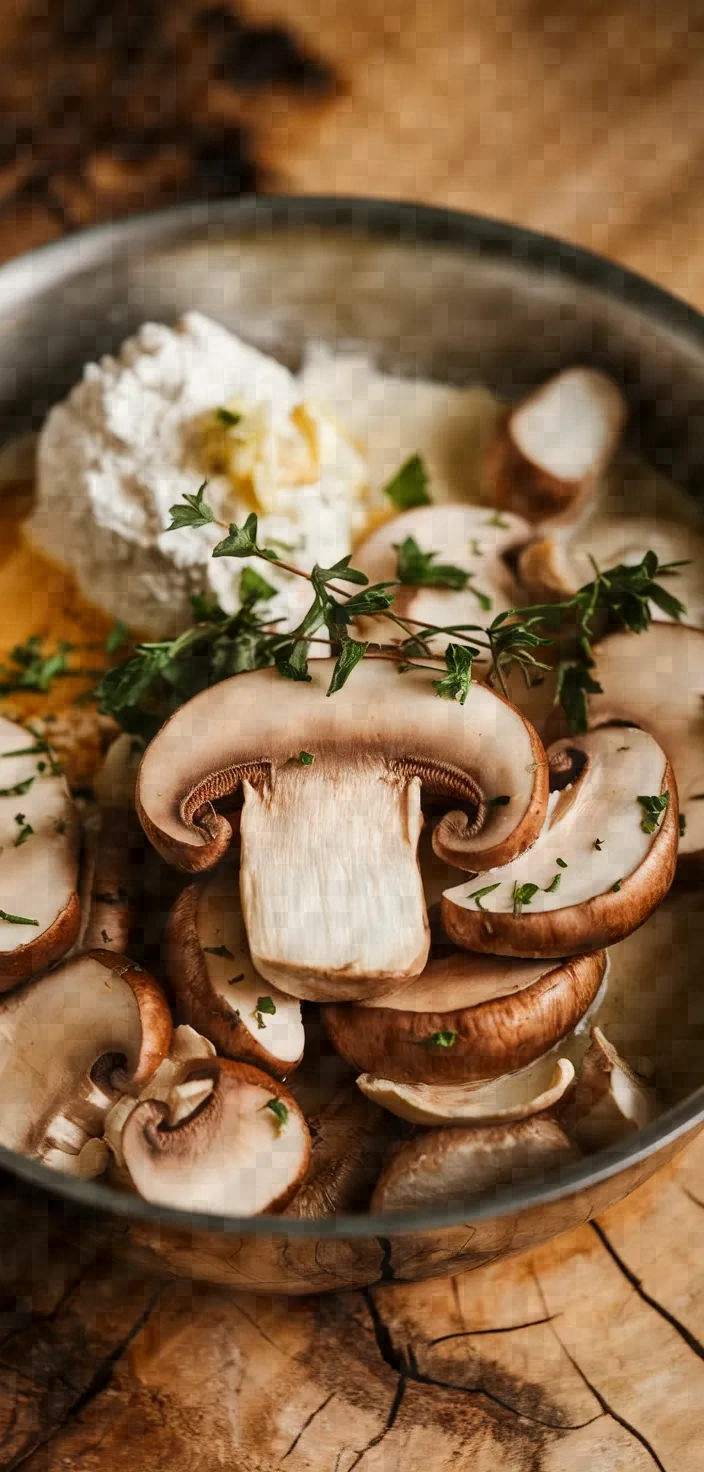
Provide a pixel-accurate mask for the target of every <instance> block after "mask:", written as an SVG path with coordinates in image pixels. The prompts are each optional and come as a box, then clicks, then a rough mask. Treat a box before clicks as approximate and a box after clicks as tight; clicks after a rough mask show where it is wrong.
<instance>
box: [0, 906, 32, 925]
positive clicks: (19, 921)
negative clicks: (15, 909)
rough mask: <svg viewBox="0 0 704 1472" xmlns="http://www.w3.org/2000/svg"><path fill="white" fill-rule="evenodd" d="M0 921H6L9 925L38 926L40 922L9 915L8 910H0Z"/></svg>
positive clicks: (22, 916) (23, 916)
mask: <svg viewBox="0 0 704 1472" xmlns="http://www.w3.org/2000/svg"><path fill="white" fill-rule="evenodd" d="M0 920H6V921H7V923H8V925H38V924H39V921H38V920H28V919H27V917H26V915H9V914H8V912H7V910H0Z"/></svg>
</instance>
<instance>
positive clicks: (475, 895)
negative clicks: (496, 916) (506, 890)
mask: <svg viewBox="0 0 704 1472" xmlns="http://www.w3.org/2000/svg"><path fill="white" fill-rule="evenodd" d="M500 888H501V880H500V879H499V880H498V882H497V883H496V884H487V885H485V887H484V889H475V890H473V891H472V893H471V894H468V895H466V896H465V898H466V899H468V900H476V902H477V909H478V910H483V909H484V906H483V904H482V900H483V899H484V896H485V895H487V894H493V892H494V890H495V889H500Z"/></svg>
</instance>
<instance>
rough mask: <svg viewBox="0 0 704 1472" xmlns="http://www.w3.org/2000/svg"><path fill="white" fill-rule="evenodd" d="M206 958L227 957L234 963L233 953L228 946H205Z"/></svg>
mask: <svg viewBox="0 0 704 1472" xmlns="http://www.w3.org/2000/svg"><path fill="white" fill-rule="evenodd" d="M203 950H204V951H205V954H206V956H225V957H227V960H228V961H234V956H233V954H232V951H231V950H229V949H228V947H227V946H203Z"/></svg>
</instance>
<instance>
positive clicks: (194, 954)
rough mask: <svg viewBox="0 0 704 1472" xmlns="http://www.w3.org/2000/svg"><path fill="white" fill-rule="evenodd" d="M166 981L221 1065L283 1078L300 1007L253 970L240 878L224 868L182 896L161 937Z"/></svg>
mask: <svg viewBox="0 0 704 1472" xmlns="http://www.w3.org/2000/svg"><path fill="white" fill-rule="evenodd" d="M166 945H167V956H168V967H169V977H170V979H171V982H172V984H173V987H174V990H175V993H176V1000H177V1003H178V1007H179V1011H180V1013H181V1015H182V1016H183V1017H185V1019H186V1020H187V1022H190V1023H191V1024H192V1026H193V1027H195V1028H197V1030H198V1032H199V1033H202V1034H203V1036H204V1037H207V1038H210V1040H211V1042H213V1043H215V1045H216V1047H217V1048H218V1050H219V1052H220V1053H224V1054H225V1055H226V1056H227V1057H228V1058H239V1059H241V1060H242V1061H244V1062H250V1063H256V1064H259V1065H260V1066H261V1067H263V1068H266V1069H268V1070H269V1071H270V1072H271V1073H274V1074H276V1076H277V1077H278V1078H285V1077H286V1075H287V1074H289V1073H291V1072H292V1071H293V1069H294V1068H297V1067H298V1064H299V1063H300V1061H301V1058H302V1057H303V1048H304V1044H305V1034H304V1032H303V1022H302V1019H301V1004H300V1002H299V1001H298V1000H297V999H296V998H294V997H287V996H285V995H284V993H283V992H280V991H278V989H277V988H276V987H273V986H271V984H270V983H269V982H266V981H264V980H263V978H262V977H261V976H259V974H258V973H257V971H256V970H255V968H254V966H253V965H252V958H251V956H250V954H249V945H248V944H247V933H246V931H245V928H244V918H243V915H242V907H241V905H240V895H239V874H238V870H237V868H236V866H235V865H234V864H232V863H229V862H225V863H224V864H221V865H220V867H219V868H218V869H216V871H215V873H214V874H213V875H212V877H211V878H209V879H207V880H206V881H205V882H203V881H197V882H196V883H195V884H190V885H189V886H188V888H187V889H184V890H183V892H182V893H181V895H179V898H178V899H177V901H176V904H175V905H174V907H173V909H172V911H171V916H170V918H169V924H168V927H167V934H166Z"/></svg>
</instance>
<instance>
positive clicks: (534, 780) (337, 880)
mask: <svg viewBox="0 0 704 1472" xmlns="http://www.w3.org/2000/svg"><path fill="white" fill-rule="evenodd" d="M333 667H334V665H333V662H332V661H330V660H316V661H315V663H314V665H313V666H312V668H311V672H310V681H309V682H298V681H289V682H287V683H286V684H285V685H284V684H283V683H282V681H281V679H280V676H279V675H278V673H277V672H276V671H275V670H270V669H263V670H254V671H252V672H250V673H247V674H242V675H236V676H235V677H234V678H232V679H229V680H224V681H223V682H222V683H221V684H218V685H214V686H212V687H211V688H210V689H208V690H205V691H203V693H202V694H200V695H197V696H196V697H195V698H194V699H193V700H190V701H189V702H188V703H187V704H186V705H184V706H182V707H181V709H180V710H178V711H177V712H176V714H175V715H174V716H172V717H171V719H170V720H169V721H167V723H166V725H165V726H163V727H162V729H161V731H160V732H159V733H158V735H157V736H155V737H154V740H153V741H152V742H151V744H150V746H149V747H148V748H147V750H146V752H145V755H144V757H143V759H142V765H141V768H140V775H139V784H138V792H137V805H138V811H139V814H140V817H141V820H142V824H143V826H144V829H145V831H146V833H147V835H148V837H149V838H150V840H151V842H152V843H153V844H154V846H155V847H156V848H157V850H158V851H159V853H161V854H162V856H163V857H164V858H166V859H167V860H169V862H171V863H174V864H176V865H178V867H179V868H182V869H185V870H190V871H191V872H193V871H198V870H203V869H210V868H212V867H213V865H214V864H215V863H216V862H217V861H218V860H219V859H220V858H222V856H223V854H224V853H225V852H226V851H227V848H228V845H229V842H230V839H231V833H232V830H231V826H230V823H229V822H228V819H227V817H226V816H225V815H224V814H223V813H222V812H219V811H218V810H217V806H216V805H217V804H218V803H222V802H223V801H226V800H229V801H230V802H231V799H232V795H233V794H234V793H235V792H237V790H238V789H239V788H241V789H242V792H243V795H244V807H243V811H242V823H241V830H240V838H241V845H242V858H241V870H240V893H241V897H242V910H243V914H244V919H245V925H246V929H247V936H248V939H249V946H250V951H251V955H252V962H253V965H254V966H255V968H256V970H257V971H258V972H259V973H260V974H261V975H262V976H264V977H266V979H267V980H268V981H269V982H272V983H273V984H274V985H276V986H279V987H280V988H281V990H282V991H285V992H287V993H289V994H292V995H295V996H301V997H304V998H309V999H311V1000H319V1001H320V1000H327V999H331V998H343V999H348V1000H354V999H355V998H358V997H363V996H374V995H375V994H378V993H379V992H380V991H385V990H388V989H389V988H390V987H392V986H394V985H395V984H397V983H400V982H401V981H403V980H406V979H409V978H411V977H413V976H417V975H418V974H419V973H420V972H421V971H422V970H423V967H424V965H425V962H426V959H427V955H428V947H429V934H428V924H427V917H426V909H425V900H424V897H423V886H422V882H421V876H420V871H419V867H418V858H417V847H418V838H419V835H420V831H421V827H422V823H423V817H422V812H421V790H422V789H423V788H425V790H426V791H427V792H428V793H431V794H440V795H441V796H443V797H444V798H445V799H446V800H447V801H448V802H450V803H458V804H463V811H457V810H455V809H453V810H452V811H451V812H449V813H447V814H446V815H445V817H443V818H442V819H441V821H440V822H439V824H438V826H437V828H436V829H435V834H434V843H435V847H436V851H439V852H441V854H442V856H443V857H445V858H446V859H447V862H449V863H456V864H457V865H458V866H459V867H461V868H462V869H465V870H466V869H468V868H471V869H483V868H485V867H486V866H487V865H492V864H495V863H497V862H505V861H508V860H509V859H510V858H513V857H514V856H515V855H516V854H518V853H521V852H522V851H523V850H524V849H525V848H526V847H527V846H529V845H530V844H531V843H532V842H533V841H534V840H535V838H536V837H537V834H538V832H539V831H540V827H541V825H542V821H543V817H544V814H545V810H546V803H547V771H546V766H545V753H544V751H543V748H542V745H541V743H540V741H539V739H538V737H537V735H536V733H535V731H534V730H533V728H532V727H531V726H529V724H528V723H527V722H526V721H525V720H524V718H523V717H522V716H521V715H520V713H519V712H518V711H517V710H515V709H514V708H513V707H512V706H510V705H509V704H508V703H507V702H506V701H504V700H502V699H501V697H500V696H498V695H496V694H495V693H494V692H493V691H492V690H489V689H488V688H487V687H486V686H482V685H477V684H470V685H469V687H468V690H467V691H466V699H465V703H464V704H461V703H460V702H459V701H458V700H455V699H446V700H443V699H439V698H438V695H437V692H436V690H435V685H434V681H433V677H432V672H430V673H428V672H427V671H425V670H415V669H414V670H413V671H411V672H410V673H408V674H405V675H404V676H403V677H402V678H399V677H398V676H397V674H396V672H395V671H393V670H390V669H389V668H388V667H387V666H386V664H384V663H383V662H378V661H375V660H363V661H362V663H361V664H360V665H359V667H358V668H357V669H356V670H355V671H354V674H353V676H352V678H351V680H350V681H349V684H348V685H346V686H345V689H344V691H342V692H340V693H339V694H337V695H335V696H334V697H333V698H331V699H329V698H328V697H327V690H328V686H329V683H330V679H331V676H332V670H333ZM282 710H284V711H285V715H286V719H285V720H283V721H282V719H281V712H282ZM505 794H510V801H508V802H503V801H502V802H500V803H499V802H496V801H494V797H495V795H499V796H500V797H501V798H503V797H504V795H505Z"/></svg>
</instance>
